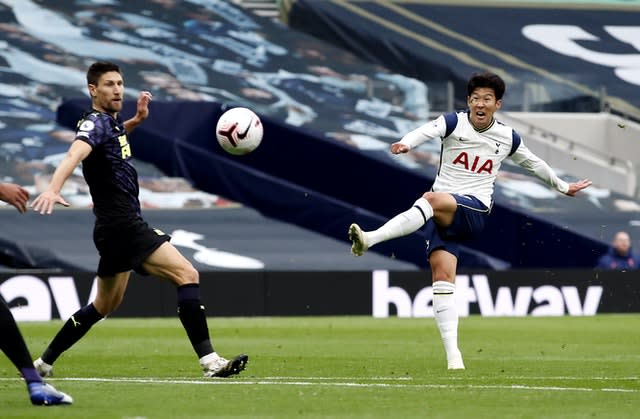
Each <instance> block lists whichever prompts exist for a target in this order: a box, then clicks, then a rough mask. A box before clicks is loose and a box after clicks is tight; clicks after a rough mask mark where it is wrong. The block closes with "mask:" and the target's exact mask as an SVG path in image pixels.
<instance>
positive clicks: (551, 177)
mask: <svg viewBox="0 0 640 419" xmlns="http://www.w3.org/2000/svg"><path fill="white" fill-rule="evenodd" d="M511 158H512V159H513V161H514V162H515V163H517V164H518V165H520V166H521V167H523V168H524V169H526V170H527V171H529V173H531V174H533V175H535V176H536V177H538V178H539V179H541V180H542V181H544V182H545V183H546V184H547V185H549V186H552V187H554V188H556V189H557V190H558V191H559V192H562V193H563V194H565V195H568V196H575V195H576V193H578V192H579V191H581V190H583V189H585V188H588V187H589V186H591V183H592V182H591V181H590V180H588V179H582V180H580V181H578V182H572V183H567V182H565V181H564V180H562V179H560V178H559V177H558V175H557V174H556V173H555V172H554V171H553V169H552V168H551V166H549V165H548V164H547V162H545V161H544V160H542V159H541V158H540V157H538V156H536V155H535V154H533V153H532V152H531V150H529V149H528V148H527V147H526V146H525V145H524V143H521V144H520V146H519V147H518V149H517V150H516V152H515V153H514V154H513V155H512V156H511Z"/></svg>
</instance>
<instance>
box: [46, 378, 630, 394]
mask: <svg viewBox="0 0 640 419" xmlns="http://www.w3.org/2000/svg"><path fill="white" fill-rule="evenodd" d="M56 380H62V381H80V382H82V381H86V382H99V383H134V384H136V383H139V384H198V385H207V384H208V385H265V386H268V385H272V386H319V387H369V388H425V389H428V388H441V389H454V388H457V389H479V390H531V391H580V392H590V391H605V392H610V393H638V392H640V389H627V388H588V387H561V386H528V385H519V384H512V385H502V384H483V385H476V384H407V383H362V382H360V383H358V382H353V381H341V382H326V381H320V382H318V381H313V380H310V379H308V378H307V379H301V378H297V379H296V378H295V377H291V380H265V379H260V380H242V381H240V380H238V381H236V380H234V379H224V378H222V379H220V378H218V379H215V378H214V379H210V380H185V379H181V380H174V379H165V378H127V377H119V378H92V377H86V378H82V377H76V378H73V377H69V378H57V379H56Z"/></svg>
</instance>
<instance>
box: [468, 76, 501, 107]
mask: <svg viewBox="0 0 640 419" xmlns="http://www.w3.org/2000/svg"><path fill="white" fill-rule="evenodd" d="M479 87H487V88H489V89H493V93H494V94H495V95H496V100H500V99H502V96H503V95H504V91H505V85H504V80H502V78H501V77H500V76H498V75H497V74H494V73H490V72H488V71H485V72H483V73H475V74H474V75H472V76H471V78H470V79H469V83H468V84H467V95H468V96H471V92H473V91H474V90H475V89H477V88H479Z"/></svg>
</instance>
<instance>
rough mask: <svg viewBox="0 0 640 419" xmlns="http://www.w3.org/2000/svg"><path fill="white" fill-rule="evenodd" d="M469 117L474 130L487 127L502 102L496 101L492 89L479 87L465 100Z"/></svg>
mask: <svg viewBox="0 0 640 419" xmlns="http://www.w3.org/2000/svg"><path fill="white" fill-rule="evenodd" d="M467 102H468V105H469V117H470V119H471V123H472V124H473V126H474V127H475V128H476V129H483V128H486V127H488V126H489V125H490V124H491V121H493V114H494V113H496V111H497V110H498V109H500V107H501V106H502V100H496V95H495V93H494V91H493V89H491V88H488V87H479V88H477V89H475V90H474V91H473V92H471V96H469V97H468V98H467Z"/></svg>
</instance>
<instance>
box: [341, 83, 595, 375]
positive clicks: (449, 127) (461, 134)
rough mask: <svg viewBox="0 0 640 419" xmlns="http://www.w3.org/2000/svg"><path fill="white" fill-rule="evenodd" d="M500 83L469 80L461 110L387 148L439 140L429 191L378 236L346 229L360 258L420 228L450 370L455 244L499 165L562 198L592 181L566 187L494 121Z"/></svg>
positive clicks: (480, 223)
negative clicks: (509, 164)
mask: <svg viewBox="0 0 640 419" xmlns="http://www.w3.org/2000/svg"><path fill="white" fill-rule="evenodd" d="M504 91H505V84H504V81H503V80H502V79H501V78H500V77H499V76H498V75H496V74H493V73H488V72H485V73H480V74H474V75H473V76H472V77H471V78H470V79H469V82H468V84H467V93H468V96H467V105H468V106H469V109H468V110H467V111H464V112H457V113H455V112H451V113H447V114H443V115H440V116H439V117H438V118H437V119H435V120H432V121H430V122H427V123H426V124H424V125H422V126H421V127H419V128H417V129H415V130H413V131H411V132H409V133H408V134H406V135H405V136H404V137H403V138H402V139H401V140H400V141H399V142H396V143H393V144H391V152H392V153H393V154H400V153H407V152H408V151H409V150H411V149H413V148H415V147H417V146H418V145H420V144H422V143H423V142H425V141H428V140H433V139H436V138H439V139H441V141H442V152H441V157H440V167H439V169H438V174H437V176H436V179H435V181H434V183H433V185H432V187H431V190H430V191H428V192H425V193H424V194H423V195H422V196H421V197H420V198H418V200H417V201H416V202H415V203H414V204H413V206H412V207H411V208H409V209H408V210H407V211H405V212H403V213H401V214H398V215H396V216H395V217H393V218H392V219H390V220H389V221H387V222H386V223H385V224H384V225H382V226H381V227H380V228H378V229H377V230H373V231H363V230H362V229H361V228H360V226H358V225H357V224H351V226H350V227H349V239H350V240H351V241H352V242H353V244H352V246H351V253H353V254H354V255H355V256H361V255H362V254H364V253H365V252H366V251H367V250H368V249H369V248H370V247H371V246H373V245H375V244H377V243H380V242H383V241H386V240H391V239H394V238H397V237H401V236H405V235H408V234H411V233H413V232H415V231H417V230H418V229H420V228H422V227H423V226H424V227H425V232H426V234H427V236H428V238H429V240H427V257H428V260H429V265H430V266H431V277H432V281H433V312H434V317H435V320H436V324H437V326H438V329H439V331H440V336H441V337H442V342H443V344H444V349H445V352H446V356H447V365H448V368H449V369H464V368H465V367H464V362H463V359H462V354H461V352H460V349H459V348H458V312H457V309H456V304H455V296H454V293H455V277H456V267H457V262H458V254H459V243H460V242H461V241H462V240H465V239H468V238H471V237H473V236H474V235H476V234H478V233H479V232H481V231H482V229H483V228H484V225H485V222H486V220H487V217H488V216H489V213H490V212H491V207H492V205H493V199H492V196H493V190H494V183H495V180H496V176H497V174H498V170H500V165H501V163H502V161H503V160H504V159H506V158H507V157H509V158H511V159H512V160H513V161H514V162H515V163H517V164H518V165H520V166H521V167H523V168H525V169H526V170H527V171H529V172H530V173H531V174H533V175H535V176H537V177H538V178H540V179H542V180H543V181H544V182H545V183H547V184H548V185H550V186H552V187H554V188H555V189H557V190H558V191H559V192H561V193H563V194H565V195H568V196H574V195H575V194H576V193H577V192H578V191H580V190H582V189H584V188H586V187H588V186H589V185H591V181H589V180H586V179H584V180H581V181H579V182H575V183H567V182H565V181H563V180H562V179H560V178H558V176H557V175H556V174H555V173H554V171H553V170H552V169H551V167H549V165H548V164H547V163H545V162H544V161H543V160H541V159H540V158H539V157H537V156H536V155H535V154H533V153H532V152H531V151H530V150H529V149H528V148H527V147H526V146H525V145H524V143H523V142H522V139H521V138H520V136H519V135H518V133H516V132H515V131H514V130H513V129H512V128H511V127H508V126H506V125H504V124H502V123H500V122H499V121H496V120H495V119H494V113H495V112H496V111H498V110H499V109H500V107H501V106H502V96H503V95H504Z"/></svg>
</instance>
